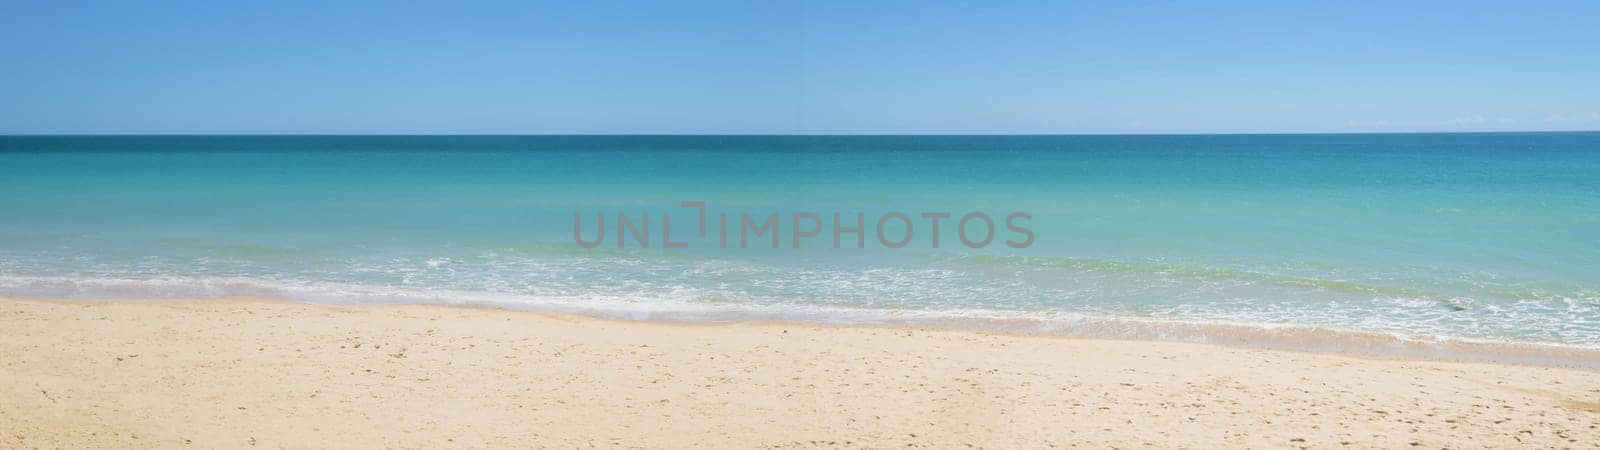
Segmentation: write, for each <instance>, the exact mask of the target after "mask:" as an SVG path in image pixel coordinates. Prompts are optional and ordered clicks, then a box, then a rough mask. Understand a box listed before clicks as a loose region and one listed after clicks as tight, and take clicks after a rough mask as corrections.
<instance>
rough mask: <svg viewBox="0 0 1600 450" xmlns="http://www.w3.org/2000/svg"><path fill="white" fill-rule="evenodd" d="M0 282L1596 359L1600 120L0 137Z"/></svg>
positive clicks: (105, 292)
mask: <svg viewBox="0 0 1600 450" xmlns="http://www.w3.org/2000/svg"><path fill="white" fill-rule="evenodd" d="M686 201H688V202H704V207H703V209H702V208H700V207H685V206H683V205H682V204H681V203H682V202H686ZM701 211H704V212H705V214H706V220H705V221H704V222H702V221H701V220H700V216H699V214H700V212H701ZM897 213H898V214H901V215H903V218H905V219H908V220H901V218H902V217H901V216H899V215H895V214H897ZM1018 213H1021V214H1022V215H1021V216H1013V215H1014V214H1018ZM834 214H839V215H840V217H841V218H843V219H844V223H845V225H848V226H854V225H856V222H855V220H854V219H855V218H856V217H858V216H857V214H859V215H860V216H859V217H862V218H863V219H862V220H863V221H862V223H861V224H860V225H861V227H860V228H862V231H859V232H854V231H850V230H845V231H844V232H843V234H842V235H841V236H840V242H841V245H840V246H839V247H840V248H835V246H834V234H835V231H836V230H835V229H834V228H835V227H834V226H833V225H834V224H833V223H832V222H833V219H834ZM924 214H931V215H939V214H948V216H947V217H945V218H944V219H943V222H942V226H941V228H940V230H939V232H938V233H934V232H933V231H931V228H932V226H931V225H932V224H931V222H930V219H929V218H927V217H925V216H924ZM968 214H975V215H983V216H984V217H985V218H988V219H989V222H984V221H983V220H979V219H974V220H973V221H971V222H969V223H967V225H968V226H966V227H960V228H958V224H959V222H961V219H962V218H963V217H965V216H966V215H968ZM663 215H669V216H670V217H671V219H670V220H671V223H670V225H668V224H666V223H664V222H663V221H662V216H663ZM722 215H726V216H727V217H729V219H728V223H729V226H727V227H724V226H720V223H718V218H719V217H720V216H722ZM575 216H576V218H577V219H578V224H577V225H576V226H575V223H574V219H575ZM619 216H620V217H619ZM745 216H748V217H751V218H753V219H756V222H757V223H758V224H762V222H761V221H762V220H764V219H766V218H768V217H769V216H771V217H775V218H776V219H775V222H774V225H775V226H774V227H773V228H776V230H772V229H767V232H768V233H775V235H776V236H777V237H778V244H779V245H778V247H779V248H772V245H771V244H772V241H771V240H770V238H771V237H772V236H773V234H762V235H759V236H754V237H750V236H743V235H741V233H745V232H748V231H749V230H744V229H743V228H742V223H741V222H740V219H741V218H742V217H745ZM600 217H604V218H605V219H604V220H605V221H606V226H607V228H605V232H606V234H605V235H603V236H604V238H603V239H602V240H601V241H600V243H599V245H596V246H594V247H593V248H588V247H587V246H585V245H580V242H584V241H589V242H592V241H593V240H594V239H597V237H598V236H602V235H600V234H598V229H597V228H596V225H597V222H598V219H599V218H600ZM885 217H889V219H886V220H885V221H883V223H885V224H886V225H884V226H883V227H879V226H877V225H878V224H879V222H880V220H879V219H883V218H885ZM624 219H626V220H630V221H631V222H632V224H633V225H635V227H634V228H629V229H627V230H623V231H622V232H623V235H622V236H621V237H624V238H626V239H625V240H623V244H622V246H620V247H619V246H618V239H617V238H618V237H619V235H618V233H619V230H618V228H619V223H618V221H619V220H624ZM811 219H817V220H816V221H815V222H813V221H812V220H811ZM645 223H648V232H646V233H643V234H640V233H637V232H638V231H641V230H640V229H639V228H641V227H639V225H643V224H645ZM701 223H706V224H707V225H708V230H707V232H706V233H705V234H704V235H702V234H701V233H700V230H699V225H700V224H701ZM797 225H798V226H797ZM812 225H817V226H812ZM729 227H731V228H729ZM963 228H964V229H963ZM663 230H669V231H670V234H671V236H670V237H668V236H663V233H662V232H663ZM812 230H815V235H810V234H809V232H811V231H812ZM1020 230H1026V232H1027V233H1023V232H1021V231H1020ZM797 231H799V232H801V233H796V232H797ZM879 231H882V232H883V233H884V234H885V235H887V236H888V238H889V239H886V240H885V239H880V236H878V232H879ZM991 231H992V232H991ZM575 232H576V234H575ZM724 233H731V234H726V235H727V236H729V238H730V239H729V243H728V244H727V245H724V244H723V243H722V242H721V239H720V237H721V235H723V234H724ZM964 233H970V234H971V236H972V239H971V240H973V241H977V240H981V239H982V238H983V237H984V236H985V235H989V237H991V239H990V241H989V242H988V243H987V245H984V246H981V247H978V248H975V247H973V246H968V245H967V244H966V243H964V242H963V241H962V238H963V237H964V236H965V234H964ZM797 234H800V235H802V236H799V237H798V238H796V235H797ZM902 236H904V242H905V243H906V245H904V246H902V247H899V248H891V247H890V246H887V245H884V243H885V242H890V243H898V242H900V241H901V237H902ZM934 236H938V237H939V238H940V241H941V242H940V245H939V246H938V247H937V248H936V247H934V246H933V245H932V240H933V238H934ZM640 237H642V239H640ZM741 237H743V239H744V242H745V243H746V244H745V245H747V246H748V247H745V246H741V245H740V244H739V242H740V241H741ZM1024 238H1027V239H1024ZM668 239H670V241H671V242H675V243H676V244H681V247H674V248H666V247H665V246H664V245H663V244H665V243H666V242H669V241H668ZM1008 241H1009V242H1011V243H1013V244H1020V243H1025V244H1026V245H1021V246H1016V245H1007V244H1006V242H1008ZM796 242H798V244H796ZM857 242H864V245H862V246H861V248H857V246H856V245H855V244H856V243H857ZM0 297H13V298H70V299H166V298H171V299H190V298H236V297H250V298H273V299H285V300H294V301H305V302H313V303H327V304H348V305H364V304H382V303H438V304H454V305H475V306H489V307H501V308H513V309H531V310H540V311H553V312H565V313H579V314H590V315H598V316H603V317H611V318H622V319H648V320H681V321H734V320H791V321H807V322H823V323H846V324H908V325H931V326H953V327H972V328H982V329H993V330H1000V331H1014V332H1037V333H1058V334H1066V335H1076V336H1095V337H1112V338H1138V339H1163V340H1177V341H1191V342H1211V343H1224V344H1240V345H1254V346H1264V347H1274V348H1292V349H1300V350H1319V351H1320V350H1332V351H1352V352H1358V353H1377V354H1403V355H1415V354H1421V355H1434V356H1446V357H1451V356H1462V355H1466V356H1467V357H1469V358H1475V359H1485V358H1487V359H1496V358H1499V359H1508V360H1516V361H1521V360H1540V359H1541V358H1543V359H1550V358H1556V359H1561V358H1567V359H1566V360H1563V361H1561V362H1564V363H1573V361H1572V360H1571V358H1579V359H1583V358H1590V359H1587V360H1585V361H1587V362H1585V361H1578V362H1577V363H1578V364H1600V359H1593V358H1592V357H1591V356H1592V355H1594V354H1595V353H1593V352H1590V350H1600V133H1503V134H1500V133H1484V134H1365V135H1332V134H1329V135H1172V136H5V137H0ZM1507 349H1511V350H1507ZM1485 355H1488V356H1485ZM1495 355H1500V356H1495ZM1505 355H1511V356H1505ZM1551 355H1556V356H1551ZM1574 355H1576V356H1574Z"/></svg>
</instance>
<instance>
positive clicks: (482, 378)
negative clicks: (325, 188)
mask: <svg viewBox="0 0 1600 450" xmlns="http://www.w3.org/2000/svg"><path fill="white" fill-rule="evenodd" d="M0 335H3V339H0V448H36V447H37V448H57V447H72V448H76V447H95V448H107V447H115V448H127V447H134V448H150V447H167V448H176V447H194V448H216V447H224V448H234V447H250V446H255V447H267V448H274V447H286V448H304V447H403V448H421V447H483V446H495V447H506V446H516V447H529V446H532V447H560V448H575V447H591V446H593V447H644V448H662V447H669V448H672V447H710V448H726V447H780V448H810V447H849V448H858V447H866V448H890V447H893V448H912V447H917V448H925V447H935V448H963V447H969V446H970V447H985V448H1020V447H1027V448H1041V447H1068V446H1074V445H1078V446H1089V447H1105V446H1115V447H1148V446H1160V447H1192V448H1214V447H1234V446H1250V447H1288V448H1299V447H1312V448H1352V447H1354V448H1362V447H1386V448H1394V447H1404V448H1410V447H1412V446H1417V447H1422V448H1442V447H1449V448H1485V447H1512V446H1523V447H1526V446H1539V447H1573V448H1584V447H1590V446H1593V445H1594V444H1595V443H1596V442H1600V428H1597V427H1600V372H1596V371H1591V370H1579V369H1562V368H1552V367H1539V366H1522V365H1497V364H1482V363H1459V362H1440V361H1424V360H1405V359H1394V358H1371V357H1357V356H1345V355H1332V354H1309V353H1297V352H1286V351H1273V350H1256V349H1245V348H1235V347H1222V346H1207V345H1197V344H1181V343H1166V342H1144V341H1117V340H1098V339H1075V338H1063V337H1051V336H1024V335H1006V334H996V333H985V332H976V331H961V330H934V329H916V328H888V327H842V326H822V325H810V324H786V323H740V324H703V325H690V324H670V323H651V322H619V321H610V320H601V319H592V318H583V317H573V316H559V315H550V314H540V313H530V312H515V311H500V310H486V309H470V308H452V307H443V306H382V307H329V306H315V305H305V304H297V303H284V302H271V301H254V300H197V301H115V302H54V301H49V302H47V301H17V300H0Z"/></svg>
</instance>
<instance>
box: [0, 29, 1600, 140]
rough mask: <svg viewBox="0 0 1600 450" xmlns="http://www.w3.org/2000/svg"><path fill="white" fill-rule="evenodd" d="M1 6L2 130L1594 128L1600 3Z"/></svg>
mask: <svg viewBox="0 0 1600 450" xmlns="http://www.w3.org/2000/svg"><path fill="white" fill-rule="evenodd" d="M578 3H579V2H571V3H557V2H472V3H471V4H465V5H462V4H452V3H447V2H421V3H415V4H406V5H399V4H390V3H385V2H374V1H351V2H337V3H329V4H320V3H316V2H277V3H272V4H217V3H207V2H151V3H146V4H134V3H132V2H45V1H11V0H0V11H3V12H4V13H3V14H0V61H3V62H0V133H5V134H73V133H110V134H115V133H126V134H162V133H186V134H230V133H242V134H252V133H263V134H283V133H307V134H451V133H463V134H924V133H927V134H1167V133H1351V132H1479V131H1580V130H1597V129H1600V83H1597V82H1596V80H1600V26H1596V24H1600V3H1593V2H1587V3H1586V2H1577V1H1573V2H1532V3H1525V4H1520V5H1511V4H1508V3H1503V2H1476V1H1467V2H1434V1H1419V2H1404V3H1398V4H1388V3H1381V2H1372V3H1365V2H1358V4H1348V5H1327V4H1320V3H1311V2H1302V3H1299V4H1294V5H1289V4H1284V3H1279V2H1264V1H1262V2H1256V1H1235V2H1205V3H1202V2H1189V3H1182V4H1176V3H1175V4H1129V3H1127V2H1093V3H1089V2H1085V3H1074V4H1059V3H1053V2H1017V3H1009V4H1007V5H1004V6H994V5H978V4H962V3H956V2H937V1H934V2H911V1H868V2H844V1H837V2H835V1H805V2H771V3H747V2H732V1H710V2H706V1H690V2H681V3H676V2H675V3H672V4H668V3H667V2H660V3H655V2H651V3H645V2H604V1H602V2H582V3H583V4H578Z"/></svg>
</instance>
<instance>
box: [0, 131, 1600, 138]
mask: <svg viewBox="0 0 1600 450" xmlns="http://www.w3.org/2000/svg"><path fill="white" fill-rule="evenodd" d="M1583 133H1600V129H1590V130H1521V131H1512V130H1504V131H1487V130H1483V131H1479V130H1474V131H1285V132H1247V131H1240V132H1173V133H1119V132H1107V133H299V132H281V133H280V132H266V133H260V132H254V133H0V137H229V136H234V137H267V136H284V137H292V136H349V137H362V136H463V137H470V136H481V137H629V136H636V137H649V136H656V137H669V136H683V137H689V136H724V137H740V136H748V137H875V136H881V137H897V136H898V137H912V136H923V137H927V136H949V137H961V136H974V137H976V136H988V137H999V136H1016V137H1068V136H1329V135H1416V134H1583Z"/></svg>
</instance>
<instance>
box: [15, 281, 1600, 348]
mask: <svg viewBox="0 0 1600 450" xmlns="http://www.w3.org/2000/svg"><path fill="white" fill-rule="evenodd" d="M0 296H5V297H13V298H51V299H54V298H72V299H222V298H268V299H282V300H291V301H302V302H308V303H316V304H339V305H375V304H439V305H455V306H474V307H492V308H504V309H516V310H532V311H545V312H556V313H567V314H580V315H589V316H597V317H604V318H612V319H624V320H660V321H685V322H728V321H751V320H755V321H798V322H813V323H823V324H846V325H892V326H929V327H945V328H964V329H979V330H991V331H1003V332H1017V333H1043V334H1054V335H1065V336H1078V337H1094V338H1115V339H1137V340H1160V341H1175V342H1192V343H1206V344H1220V345H1233V346H1245V347H1255V348H1271V349H1284V350H1298V351H1312V352H1338V353H1355V354H1367V355H1385V356H1405V357H1422V358H1438V359H1450V360H1465V361H1487V362H1503V363H1527V364H1541V365H1556V366H1572V367H1587V368H1600V347H1596V346H1581V345H1552V344H1541V343H1529V342H1506V341H1491V340H1481V339H1464V338H1451V337H1445V336H1439V335H1430V334H1426V333H1407V334H1401V333H1379V332H1370V331H1358V330H1348V329H1337V328H1328V327H1318V326H1308V325H1295V324H1282V323H1277V324H1274V323H1267V322H1260V321H1250V320H1249V319H1250V318H1251V317H1253V316H1251V315H1241V316H1239V318H1240V319H1242V320H1241V321H1232V320H1183V319H1177V318H1175V317H1179V316H1178V315H1177V314H1173V315H1172V316H1171V317H1129V316H1116V315H1108V314H1096V313H1084V312H1067V311H1037V310H1026V311H1025V310H1004V309H985V308H970V307H969V308H961V307H953V306H952V307H943V308H921V309H906V308H869V307H854V306H845V305H837V304H817V303H794V302H777V301H760V302H751V301H737V300H734V299H729V298H724V297H717V296H715V295H710V296H708V295H705V293H704V292H703V291H701V290H697V289H689V288H683V289H679V290H677V291H674V292H670V293H667V294H664V295H638V294H635V295H619V294H614V293H592V294H574V295H529V294H512V293H495V292H483V291H465V290H445V289H422V288H411V287H395V286H374V285H363V284H352V283H331V282H297V281H281V280H264V279H257V278H247V277H188V276H163V277H150V278H104V277H66V276H14V275H3V276H0ZM1395 302H1396V303H1397V304H1401V305H1405V304H1407V301H1406V300H1396V301H1395ZM1188 309H1189V310H1188V311H1185V312H1184V313H1187V314H1195V313H1196V312H1197V311H1199V310H1203V309H1204V308H1188ZM1275 313H1276V314H1282V311H1278V312H1275ZM1163 315H1165V314H1163ZM1201 315H1203V314H1201ZM1283 317H1284V316H1282V315H1280V316H1277V319H1279V320H1281V319H1282V318H1283ZM1302 319H1307V318H1306V317H1302ZM1313 323H1314V322H1313Z"/></svg>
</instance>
